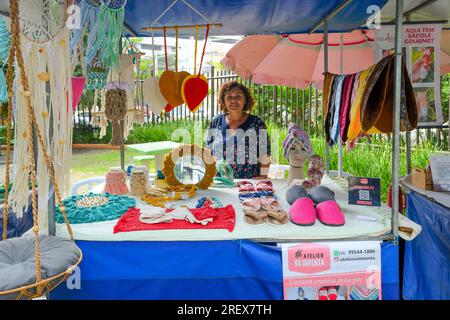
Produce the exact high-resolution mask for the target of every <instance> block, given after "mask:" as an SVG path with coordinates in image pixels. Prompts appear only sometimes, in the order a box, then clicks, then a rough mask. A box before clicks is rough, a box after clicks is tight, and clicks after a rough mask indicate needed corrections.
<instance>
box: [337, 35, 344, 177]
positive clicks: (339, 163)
mask: <svg viewBox="0 0 450 320" xmlns="http://www.w3.org/2000/svg"><path fill="white" fill-rule="evenodd" d="M339 54H340V62H339V63H340V66H339V68H340V70H339V73H340V74H343V73H344V35H343V34H342V33H341V37H340V43H339ZM338 130H339V128H338ZM338 147H339V149H338V177H342V137H341V136H340V135H339V137H338Z"/></svg>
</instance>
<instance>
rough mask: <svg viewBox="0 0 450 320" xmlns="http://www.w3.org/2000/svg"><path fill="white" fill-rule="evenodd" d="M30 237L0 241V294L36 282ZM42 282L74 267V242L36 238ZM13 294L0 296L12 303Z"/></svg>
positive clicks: (75, 260) (32, 246)
mask: <svg viewBox="0 0 450 320" xmlns="http://www.w3.org/2000/svg"><path fill="white" fill-rule="evenodd" d="M34 252H35V251H34V236H30V235H27V236H23V237H20V238H12V239H7V240H3V241H0V292H3V291H9V290H12V289H16V288H20V287H23V286H27V285H31V284H34V283H35V282H36V264H35V253H34ZM39 252H40V258H41V270H42V273H41V274H42V279H48V278H51V277H54V276H56V275H58V274H60V273H62V272H64V271H66V270H67V269H68V268H69V267H70V266H73V265H75V264H76V263H77V261H78V260H79V258H80V254H81V251H80V249H79V248H78V247H77V245H76V244H75V242H73V241H71V240H68V239H64V238H60V237H55V236H46V235H41V236H39ZM15 296H16V294H10V295H0V299H14V298H15Z"/></svg>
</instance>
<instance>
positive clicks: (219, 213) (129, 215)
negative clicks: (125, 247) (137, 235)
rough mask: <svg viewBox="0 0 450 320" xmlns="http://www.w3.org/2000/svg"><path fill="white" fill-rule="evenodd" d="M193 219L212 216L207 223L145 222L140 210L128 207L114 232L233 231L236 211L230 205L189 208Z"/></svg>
mask: <svg viewBox="0 0 450 320" xmlns="http://www.w3.org/2000/svg"><path fill="white" fill-rule="evenodd" d="M189 211H190V213H192V214H193V216H194V217H195V219H197V220H204V219H210V218H214V219H213V221H212V222H209V223H208V224H207V225H202V224H198V223H195V224H193V223H191V222H189V221H187V220H175V219H174V220H173V221H172V223H155V224H147V223H143V222H141V221H140V220H139V216H140V214H141V213H140V210H139V209H136V208H130V209H129V210H128V211H127V212H126V213H125V214H124V215H123V216H122V217H121V218H120V219H119V221H118V222H117V224H116V225H115V226H114V233H119V232H130V231H144V230H171V229H226V230H228V231H229V232H233V230H234V227H235V224H236V212H235V210H234V208H233V206H232V205H228V206H226V207H224V208H216V209H213V208H200V209H189Z"/></svg>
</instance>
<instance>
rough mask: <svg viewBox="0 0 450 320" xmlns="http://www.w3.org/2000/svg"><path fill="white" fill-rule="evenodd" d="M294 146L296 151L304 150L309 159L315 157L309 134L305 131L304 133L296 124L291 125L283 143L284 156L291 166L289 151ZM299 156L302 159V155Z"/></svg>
mask: <svg viewBox="0 0 450 320" xmlns="http://www.w3.org/2000/svg"><path fill="white" fill-rule="evenodd" d="M294 144H295V145H296V147H295V149H296V150H300V149H301V150H303V151H304V152H305V153H306V155H307V157H308V158H309V157H311V156H312V155H313V150H312V146H311V143H310V141H309V137H308V134H307V133H306V132H305V131H303V130H302V129H300V127H299V126H298V125H296V124H295V123H291V124H290V125H289V127H288V132H287V135H286V139H284V141H283V155H284V157H285V158H286V160H287V161H288V162H289V164H290V160H289V151H291V150H292V148H291V147H292V146H293V145H294ZM297 156H298V157H300V155H297ZM305 160H306V159H305Z"/></svg>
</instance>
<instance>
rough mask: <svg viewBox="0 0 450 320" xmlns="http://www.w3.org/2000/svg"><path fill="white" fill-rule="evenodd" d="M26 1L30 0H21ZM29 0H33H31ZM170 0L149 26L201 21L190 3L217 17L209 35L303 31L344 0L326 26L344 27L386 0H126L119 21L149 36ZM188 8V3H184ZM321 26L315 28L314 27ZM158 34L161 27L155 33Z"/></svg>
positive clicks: (4, 2)
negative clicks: (123, 21)
mask: <svg viewBox="0 0 450 320" xmlns="http://www.w3.org/2000/svg"><path fill="white" fill-rule="evenodd" d="M22 1H30V0H22ZM33 1H35V0H33ZM174 2H176V3H175V4H174V5H173V6H172V7H171V8H170V9H169V10H168V11H167V12H166V13H165V14H164V15H163V16H162V17H161V18H160V19H159V21H158V23H156V24H155V25H154V26H156V27H162V26H175V25H177V26H183V25H193V24H204V23H206V21H205V19H204V18H202V17H201V16H200V15H199V14H198V13H197V12H195V11H194V10H193V9H192V8H195V9H196V10H197V11H198V12H199V13H201V14H202V15H203V16H204V17H206V18H207V19H208V20H209V22H210V23H221V24H223V27H221V28H213V29H212V30H211V35H246V34H283V33H289V34H291V33H307V32H309V31H311V30H312V29H313V28H314V27H316V26H318V23H320V22H321V20H322V19H323V18H324V17H326V16H327V15H328V14H329V13H331V12H333V11H334V10H335V9H337V8H339V7H340V6H341V5H343V4H347V3H348V5H346V6H345V7H344V8H343V9H342V10H341V11H340V12H339V13H337V14H336V15H335V16H334V17H332V18H331V19H330V21H329V30H330V32H345V31H351V30H353V29H356V28H359V27H360V26H361V25H364V24H365V22H366V20H367V19H368V18H369V17H370V15H371V13H367V8H368V7H369V6H371V5H377V6H379V7H383V6H384V4H385V3H386V2H387V0H358V1H348V0H282V1H281V0H277V1H275V0H233V1H230V0H178V1H174V0H128V1H127V3H126V6H125V25H126V27H127V29H128V32H129V33H130V34H131V35H133V36H139V37H142V36H151V32H150V31H142V29H143V28H146V27H150V26H152V24H153V22H154V21H156V20H158V18H159V17H160V16H161V15H162V14H163V13H164V12H165V11H166V9H167V8H169V7H170V6H171V5H172V4H173V3H174ZM188 4H189V6H191V7H192V8H190V7H189V6H188ZM0 11H3V12H8V11H9V7H8V0H0ZM321 30H323V26H320V27H319V28H318V30H317V31H318V32H321ZM156 34H157V35H161V31H158V32H157V33H156ZM183 34H184V35H189V36H192V30H180V35H183Z"/></svg>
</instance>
